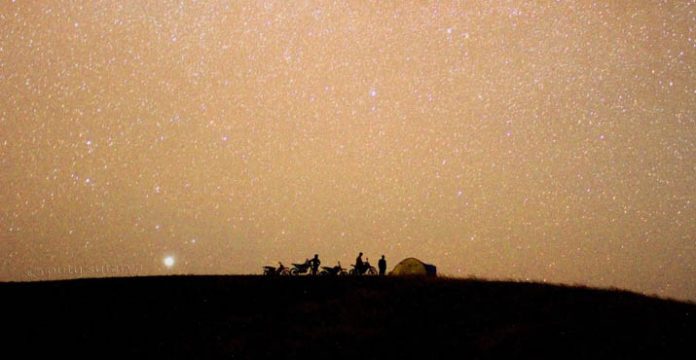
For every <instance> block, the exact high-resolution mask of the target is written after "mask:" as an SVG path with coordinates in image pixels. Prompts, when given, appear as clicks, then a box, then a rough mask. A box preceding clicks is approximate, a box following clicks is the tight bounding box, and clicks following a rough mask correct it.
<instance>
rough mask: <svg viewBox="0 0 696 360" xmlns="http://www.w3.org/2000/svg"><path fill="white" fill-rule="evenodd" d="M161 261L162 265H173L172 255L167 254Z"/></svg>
mask: <svg viewBox="0 0 696 360" xmlns="http://www.w3.org/2000/svg"><path fill="white" fill-rule="evenodd" d="M162 263H164V266H166V267H167V268H171V267H172V266H174V257H173V256H167V257H165V258H164V259H163V260H162Z"/></svg>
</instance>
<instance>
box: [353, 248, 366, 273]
mask: <svg viewBox="0 0 696 360" xmlns="http://www.w3.org/2000/svg"><path fill="white" fill-rule="evenodd" d="M362 255H363V254H362V253H360V254H358V257H357V258H356V259H355V275H362V272H363V266H364V265H363V261H362Z"/></svg>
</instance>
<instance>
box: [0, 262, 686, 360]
mask: <svg viewBox="0 0 696 360" xmlns="http://www.w3.org/2000/svg"><path fill="white" fill-rule="evenodd" d="M0 301H1V303H2V304H3V305H4V306H3V307H2V310H3V313H4V315H3V319H2V322H1V323H2V327H3V328H4V330H5V331H4V332H5V333H7V332H9V334H7V335H2V339H3V340H2V343H0V344H2V352H1V353H3V354H11V353H12V352H13V351H14V350H20V351H22V352H23V353H24V356H17V357H13V358H31V357H33V356H29V355H48V356H51V358H58V357H57V355H59V354H62V355H68V357H67V358H68V359H73V358H76V357H84V356H85V355H87V356H90V357H92V358H105V357H106V358H123V359H131V358H144V357H151V358H158V359H159V358H162V359H172V358H230V359H231V358H234V359H237V358H293V359H299V358H306V357H309V358H311V359H338V358H353V359H371V358H382V359H390V358H397V356H401V357H403V358H416V357H420V356H422V357H423V358H425V359H436V358H456V359H489V358H553V359H636V358H651V359H664V358H680V359H694V358H696V304H688V303H681V302H676V301H669V300H662V299H656V298H650V297H646V296H643V295H638V294H634V293H630V292H623V291H610V290H594V289H588V288H578V287H562V286H551V285H541V284H532V283H514V282H487V281H476V280H450V279H423V278H353V277H344V278H310V277H295V278H286V277H283V278H263V277H256V276H168V277H140V278H111V279H83V280H72V281H55V282H37V283H0ZM13 349H14V350H13ZM3 358H7V359H9V358H10V357H5V356H4V355H3ZM61 358H62V357H61Z"/></svg>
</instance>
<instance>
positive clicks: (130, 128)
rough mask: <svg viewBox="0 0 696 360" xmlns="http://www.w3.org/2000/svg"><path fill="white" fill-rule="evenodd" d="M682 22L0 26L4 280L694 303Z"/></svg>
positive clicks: (553, 7)
mask: <svg viewBox="0 0 696 360" xmlns="http://www.w3.org/2000/svg"><path fill="white" fill-rule="evenodd" d="M695 65H696V4H694V1H688V2H687V1H628V0H626V1H612V2H610V4H606V3H605V2H604V1H589V0H588V1H577V2H572V1H569V2H565V1H558V2H555V3H552V2H550V1H544V2H531V1H490V2H488V1H486V2H465V3H462V4H455V3H449V2H445V3H443V4H439V5H438V4H428V3H421V2H419V3H410V2H408V3H407V2H404V3H402V2H386V3H382V2H362V1H359V2H348V3H341V2H303V1H297V2H295V1H292V2H287V3H286V2H253V3H246V2H243V3H242V2H236V1H235V2H232V1H230V2H226V1H219V2H218V1H216V2H188V1H186V2H165V1H152V2H145V1H113V2H101V1H78V2H67V1H66V2H57V1H25V2H23V1H16V2H15V1H2V3H0V93H2V96H1V97H0V256H1V262H0V280H40V279H52V278H70V277H87V276H90V277H92V276H123V275H129V274H138V275H145V274H171V273H194V274H209V273H216V274H217V273H234V274H249V273H260V272H261V270H262V269H261V267H262V266H263V265H272V264H277V262H278V261H283V263H284V264H286V265H289V264H290V263H291V262H300V261H302V260H304V259H305V258H307V257H311V256H312V255H313V254H315V253H318V254H319V255H320V258H321V259H322V261H323V265H333V264H335V263H336V262H337V261H339V260H340V261H341V263H342V264H343V265H344V267H346V266H348V265H349V264H351V263H353V260H354V259H355V256H356V255H357V252H358V251H362V252H364V253H365V254H366V256H367V257H368V258H369V259H370V260H372V262H373V263H376V260H377V259H378V257H379V256H380V255H381V254H385V255H386V256H387V260H388V261H389V267H390V268H391V267H392V266H393V265H395V264H396V263H397V262H398V261H399V260H401V259H402V258H404V257H408V256H415V257H418V258H420V259H422V260H424V261H426V262H431V263H434V264H435V265H437V266H438V271H439V272H440V273H441V274H445V275H451V276H459V277H469V276H476V277H479V278H491V279H519V280H533V281H547V282H553V283H568V284H585V285H590V286H602V287H609V286H615V287H619V288H625V289H630V290H636V291H641V292H644V293H648V294H658V295H661V296H670V297H677V298H682V299H692V300H694V299H696V281H694V279H696V221H695V219H696V206H695V203H696V70H695V69H694V66H695Z"/></svg>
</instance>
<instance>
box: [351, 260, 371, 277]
mask: <svg viewBox="0 0 696 360" xmlns="http://www.w3.org/2000/svg"><path fill="white" fill-rule="evenodd" d="M350 266H352V267H353V268H352V269H350V271H349V272H348V274H350V275H369V276H372V275H377V274H378V272H377V269H376V268H375V267H374V266H372V265H370V262H369V261H367V260H366V261H365V262H364V263H363V266H362V267H361V268H357V267H356V266H355V264H351V265H350Z"/></svg>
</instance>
